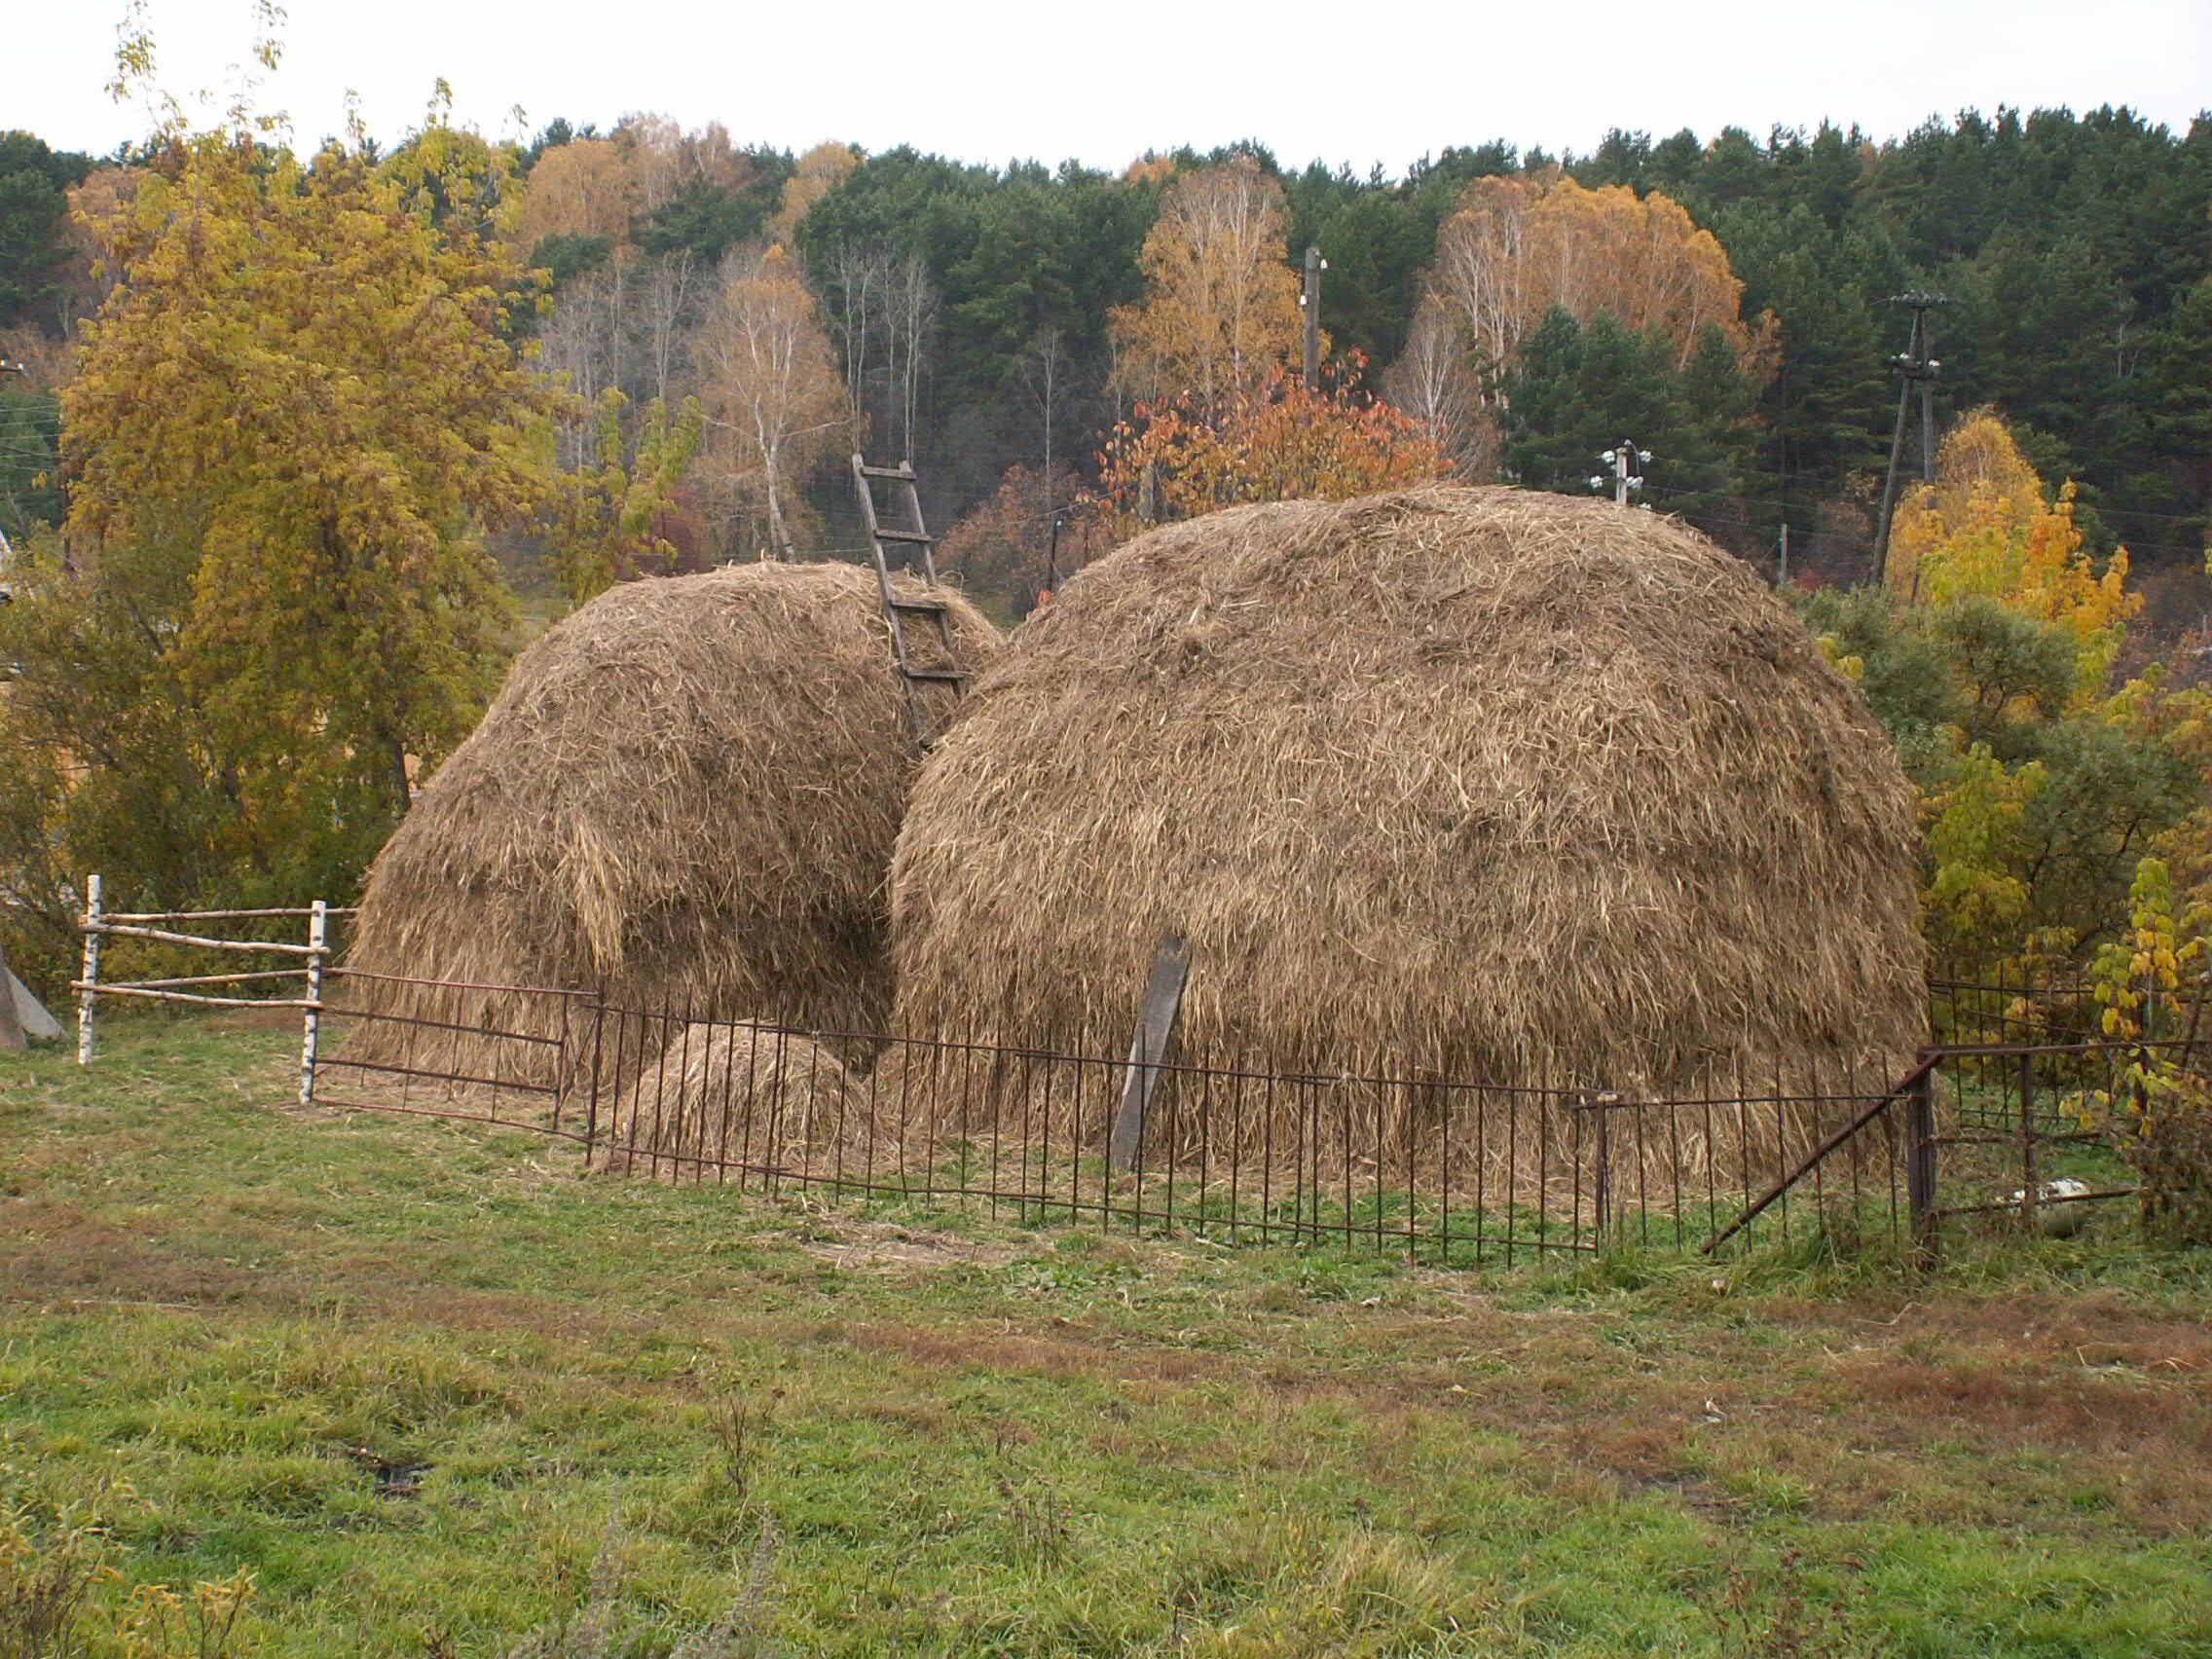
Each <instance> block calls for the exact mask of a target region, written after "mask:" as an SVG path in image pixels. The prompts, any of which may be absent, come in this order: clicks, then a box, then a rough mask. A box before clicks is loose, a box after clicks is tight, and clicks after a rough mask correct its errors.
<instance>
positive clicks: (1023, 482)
mask: <svg viewBox="0 0 2212 1659" xmlns="http://www.w3.org/2000/svg"><path fill="white" fill-rule="evenodd" d="M1079 497H1080V492H1079V491H1078V489H1077V486H1076V482H1075V474H1074V473H1073V471H1072V470H1070V469H1069V468H1067V467H1064V466H1060V467H1054V468H1053V469H1052V473H1051V477H1050V478H1048V477H1047V475H1046V473H1045V471H1044V470H1043V469H1042V468H1040V467H1031V466H1010V467H1008V468H1007V471H1006V476H1005V477H1003V478H1001V479H1000V480H999V487H998V489H997V490H995V491H993V492H992V494H991V495H990V497H989V498H988V499H986V500H983V501H980V502H978V503H977V505H976V506H975V507H974V508H972V509H971V510H970V511H969V513H968V515H967V517H965V518H963V519H962V520H961V521H960V522H959V523H958V524H956V525H954V526H953V527H952V528H951V529H950V530H949V531H947V532H945V536H944V540H943V541H941V542H940V543H939V545H938V550H937V559H938V564H939V566H940V568H941V569H943V570H946V571H954V572H956V573H957V574H958V575H959V577H960V579H961V581H962V582H963V583H964V584H965V585H966V587H967V589H968V591H969V592H970V593H971V594H973V595H975V596H976V597H977V598H978V599H983V600H987V601H991V602H993V603H996V604H999V605H1003V606H1004V607H1005V608H1006V609H1007V610H1008V612H1009V613H1011V614H1013V615H1014V616H1021V615H1025V614H1027V613H1028V612H1029V610H1031V609H1032V608H1034V607H1036V606H1037V605H1039V604H1041V603H1043V601H1044V599H1045V598H1046V596H1047V595H1048V594H1049V592H1050V590H1051V587H1052V585H1053V584H1054V583H1055V582H1057V581H1059V580H1061V579H1063V578H1065V577H1066V576H1067V575H1068V574H1069V572H1071V571H1078V570H1081V569H1082V568H1083V567H1084V566H1085V565H1088V563H1090V561H1091V560H1093V559H1095V558H1097V557H1098V556H1099V555H1100V554H1101V553H1104V552H1106V551H1107V549H1108V548H1109V547H1110V546H1111V545H1112V543H1111V542H1110V541H1109V540H1108V539H1107V532H1106V527H1105V526H1104V524H1102V523H1101V522H1100V521H1099V520H1098V519H1097V518H1096V517H1095V516H1094V515H1093V514H1091V513H1088V512H1081V511H1073V510H1069V509H1070V508H1071V506H1072V504H1073V503H1075V502H1076V501H1077V500H1078V499H1079ZM1054 518H1058V519H1059V520H1060V528H1059V535H1058V537H1057V539H1056V541H1055V538H1054V536H1053V534H1052V521H1053V519H1054ZM1055 554H1056V557H1055Z"/></svg>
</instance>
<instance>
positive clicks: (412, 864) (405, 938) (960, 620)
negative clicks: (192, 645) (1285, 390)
mask: <svg viewBox="0 0 2212 1659" xmlns="http://www.w3.org/2000/svg"><path fill="white" fill-rule="evenodd" d="M945 597H946V598H947V600H948V602H949V603H950V604H951V605H952V607H953V613H954V617H955V627H956V634H957V638H958V641H959V645H960V650H961V653H962V656H963V658H964V659H965V661H966V663H967V665H968V666H969V667H970V668H976V667H978V666H981V665H983V664H986V663H988V662H989V661H990V660H991V659H992V657H993V656H994V654H995V653H996V651H997V648H998V641H997V636H996V634H995V633H994V631H993V630H992V628H991V625H990V624H989V623H988V622H987V621H985V620H984V619H983V617H982V616H981V615H980V613H978V612H977V610H976V609H975V608H973V607H971V606H969V605H968V604H967V603H966V602H965V601H963V600H961V599H959V598H957V597H956V596H953V595H949V594H947V595H946V596H945ZM924 634H926V635H928V636H929V637H930V638H931V639H932V640H933V641H934V638H935V629H934V628H909V630H908V635H909V640H910V641H916V643H917V645H918V640H917V636H920V635H924ZM928 695H931V696H933V697H937V696H943V695H945V693H943V692H940V691H931V692H930V693H928ZM920 758H921V754H920V750H919V748H918V746H917V745H916V743H915V740H914V736H913V733H912V731H911V729H910V728H909V726H908V723H907V717H906V713H905V705H904V692H903V688H902V686H901V684H900V681H899V677H898V673H897V671H896V669H895V668H894V667H893V664H892V656H891V645H890V639H889V634H888V625H887V624H886V623H885V622H884V620H883V618H882V616H881V614H880V612H879V611H878V609H877V606H876V596H875V577H874V575H873V573H872V572H871V571H866V570H863V569H860V568H858V567H855V566H851V565H830V564H824V565H779V564H756V565H745V566H739V567H735V568H732V569H727V570H721V571H713V572H711V573H709V574H706V575H697V576H678V577H673V578H669V579H666V580H654V581H640V582H632V583H628V584H625V585H623V586H620V587H616V588H614V589H612V590H610V591H608V593H605V594H602V595H601V596H600V597H599V598H597V599H595V600H593V601H592V602H591V603H590V604H589V605H587V606H585V607H584V608H582V609H580V610H578V611H577V612H576V613H575V614H574V615H572V616H570V617H569V618H567V619H566V620H565V621H563V622H561V623H560V624H559V625H557V626H556V627H554V628H553V629H551V630H550V631H549V632H547V633H546V635H545V636H544V637H543V638H542V639H540V640H538V641H536V642H535V644H533V645H531V646H530V648H529V649H528V650H526V651H524V652H523V654H522V655H521V657H520V658H519V659H518V660H517V661H516V663H515V666H514V669H513V671H512V672H511V673H510V674H509V676H508V678H507V683H506V686H505V688H504V689H503V690H501V692H500V693H499V696H498V700H497V701H496V702H494V703H493V705H492V707H491V709H490V711H489V712H488V713H487V714H486V715H485V717H484V719H483V722H482V723H481V724H480V725H479V726H478V727H477V729H476V731H475V732H474V734H473V735H471V736H470V737H469V739H468V741H467V742H466V743H464V744H462V745H461V748H460V749H459V750H457V751H456V752H455V754H454V755H453V756H452V758H451V759H449V760H448V761H447V762H446V763H445V765H444V766H443V767H442V768H440V769H439V771H438V772H437V774H436V776H435V777H434V778H433V779H432V780H431V781H430V783H429V785H428V787H427V788H426V789H424V792H423V793H422V794H421V795H420V796H419V797H418V798H417V800H416V802H415V805H414V807H413V809H412V810H411V811H410V812H409V813H408V815H407V818H406V821H405V822H404V823H403V824H402V825H401V826H400V828H399V830H398V832H397V833H396V834H394V835H393V836H392V838H391V841H390V843H389V844H388V845H387V847H386V848H385V850H384V852H383V853H382V854H381V855H380V856H379V858H378V859H377V862H376V864H375V866H374V867H373V868H372V869H371V870H370V872H369V878H368V884H367V888H366V891H365V893H364V895H363V897H362V901H361V911H360V916H359V919H358V923H357V925H356V930H355V934H354V944H353V946H352V949H351V950H350V953H349V956H348V966H349V967H350V968H352V969H355V970H359V971H364V972H368V973H379V974H387V975H399V976H409V977H419V978H437V979H445V980H462V981H469V982H472V983H475V984H480V985H509V986H512V985H520V986H551V987H571V988H577V989H590V988H593V987H595V986H604V987H605V988H606V991H607V995H608V1001H609V1002H610V1003H611V1004H613V1005H615V1006H617V1007H622V1008H629V1009H638V1010H650V1011H653V1012H655V1013H658V1012H661V1011H663V1010H670V1009H672V1010H673V1011H675V1012H676V1013H677V1014H688V1015H693V1016H697V1017H710V1016H718V1015H719V1016H722V1017H730V1016H736V1015H745V1014H754V1013H756V1012H757V1011H768V1012H770V1013H771V1014H773V1015H774V1016H776V1017H779V1018H783V1019H789V1020H795V1021H797V1022H799V1023H801V1024H803V1025H805V1026H807V1027H808V1028H810V1029H817V1030H827V1031H840V1032H852V1031H862V1032H865V1031H869V1030H875V1029H880V1028H881V1026H882V1025H883V1023H884V1022H885V1020H886V1018H887V1016H888V1014H889V1008H890V999H891V975H890V968H889V962H888V954H887V947H886V941H885V921H886V907H887V874H888V870H889V866H890V860H891V850H892V844H893V841H894V839H895V837H896V836H897V834H898V832H899V821H900V816H901V813H902V812H903V808H904V804H905V798H906V792H907V786H908V784H909V783H910V781H911V779H912V776H913V771H914V768H915V766H916V764H917V763H918V762H919V760H920ZM343 994H344V995H345V996H346V998H347V999H348V1000H349V1001H350V1004H351V1005H352V1006H353V1007H355V1008H363V1009H368V1010H384V1011H394V1012H401V1013H406V1014H414V1015H416V1016H418V1017H427V1018H432V1019H437V1020H442V1021H446V1022H448V1023H450V1024H454V1025H459V1026H462V1027H468V1028H471V1030H473V1029H474V1028H479V1027H484V1026H491V1027H496V1028H499V1029H516V1028H521V1029H524V1030H535V1031H538V1032H551V1031H552V1030H554V1029H556V1028H557V1026H558V1024H559V1019H560V1015H559V1011H558V1007H557V1004H556V1003H555V1002H554V1001H553V999H549V998H531V997H518V996H514V995H512V994H509V993H506V992H502V991H496V990H480V991H458V990H439V991H434V992H426V991H424V989H423V988H422V987H420V986H411V985H395V984H388V983H385V982H382V981H378V980H374V979H367V978H353V979H350V980H347V981H345V983H344V988H343ZM350 1025H351V1032H350V1038H349V1041H348V1044H347V1046H346V1047H345V1048H344V1049H343V1050H342V1051H341V1057H342V1058H345V1059H355V1060H381V1061H383V1062H384V1063H387V1064H395V1063H400V1062H401V1061H402V1060H404V1062H405V1063H407V1064H410V1065H414V1066H426V1067H436V1066H447V1065H450V1066H454V1067H456V1068H458V1069H461V1070H469V1071H475V1072H478V1073H482V1072H486V1071H495V1072H496V1074H497V1075H498V1076H499V1077H500V1078H501V1079H502V1080H503V1081H512V1080H514V1079H516V1078H517V1076H518V1074H522V1073H532V1074H534V1075H535V1081H541V1082H542V1081H550V1076H549V1074H550V1070H551V1066H552V1058H553V1051H551V1050H549V1049H538V1050H533V1049H530V1048H528V1047H527V1046H525V1045H518V1044H514V1043H493V1042H489V1041H487V1040H485V1039H481V1038H478V1037H475V1036H473V1035H470V1034H467V1033H463V1032H454V1031H445V1030H438V1029H434V1028H425V1027H421V1026H416V1027H405V1026H398V1025H389V1024H384V1023H381V1022H376V1021H369V1020H354V1021H351V1022H350ZM349 1081H350V1080H349Z"/></svg>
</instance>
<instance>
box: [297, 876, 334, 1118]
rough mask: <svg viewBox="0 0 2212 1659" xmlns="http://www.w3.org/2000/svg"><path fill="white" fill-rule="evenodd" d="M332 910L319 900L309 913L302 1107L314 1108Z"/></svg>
mask: <svg viewBox="0 0 2212 1659" xmlns="http://www.w3.org/2000/svg"><path fill="white" fill-rule="evenodd" d="M328 927H329V909H328V906H327V905H326V904H325V903H323V901H322V900H320V899H317V900H316V901H315V902H314V904H313V907H312V908H311V909H310V910H309V911H308V975H307V998H306V1001H307V1008H306V1010H305V1011H304V1012H303V1013H302V1014H301V1017H300V1104H301V1105H302V1106H312V1105H313V1104H314V1051H315V1043H316V1041H317V1040H318V1039H319V1038H320V1036H321V1034H322V964H323V958H324V956H325V955H326V954H327V953H326V952H325V950H324V949H323V943H324V939H325V936H326V932H327V929H328Z"/></svg>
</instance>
